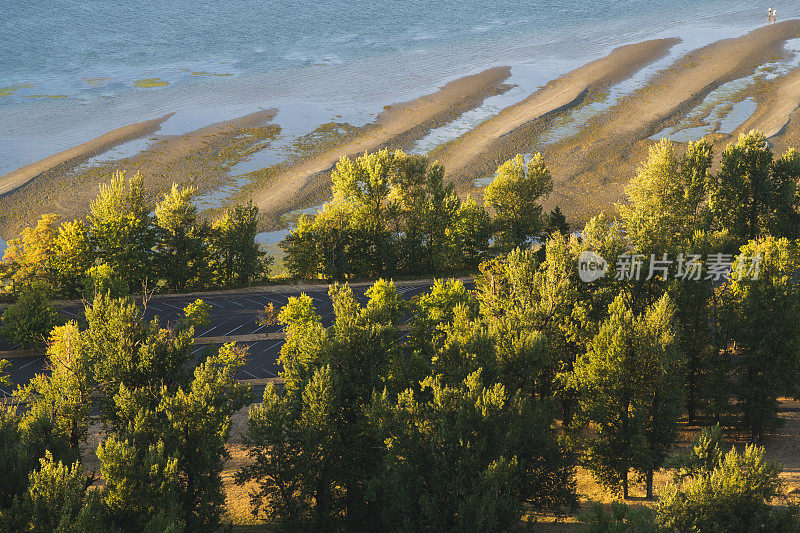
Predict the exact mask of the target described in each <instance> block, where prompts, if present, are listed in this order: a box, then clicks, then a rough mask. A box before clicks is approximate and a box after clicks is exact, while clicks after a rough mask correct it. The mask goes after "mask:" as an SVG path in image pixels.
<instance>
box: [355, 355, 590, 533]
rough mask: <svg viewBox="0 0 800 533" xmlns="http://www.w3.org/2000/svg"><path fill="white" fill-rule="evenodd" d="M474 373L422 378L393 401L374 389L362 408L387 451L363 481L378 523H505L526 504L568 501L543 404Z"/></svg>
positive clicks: (552, 505)
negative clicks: (453, 380)
mask: <svg viewBox="0 0 800 533" xmlns="http://www.w3.org/2000/svg"><path fill="white" fill-rule="evenodd" d="M481 375H482V372H481V370H480V369H479V370H477V371H475V372H473V373H472V374H470V375H469V376H467V378H466V379H465V380H464V381H463V382H462V383H460V384H457V385H445V384H444V382H443V380H442V379H441V378H440V377H429V378H427V379H426V380H425V381H424V382H423V386H422V390H421V391H420V393H419V394H415V392H414V391H413V390H412V389H407V390H406V391H405V392H402V393H400V394H399V395H398V396H397V400H396V402H395V401H393V400H390V397H389V394H388V392H387V391H385V390H384V392H383V394H381V395H378V394H376V395H375V397H374V400H373V405H372V406H371V407H370V410H369V416H370V417H371V419H372V420H373V424H372V427H373V431H376V432H377V436H378V439H379V440H380V441H382V442H384V443H385V446H386V454H385V456H384V459H383V464H382V466H381V468H378V469H376V471H375V472H376V473H375V479H374V480H373V482H372V483H371V485H370V487H371V498H372V500H373V501H374V502H375V503H377V504H378V507H379V509H380V511H381V519H382V524H383V528H384V529H393V530H396V531H425V530H430V531H506V530H508V529H511V528H513V527H515V526H516V525H517V524H518V523H519V521H520V519H521V517H522V516H523V515H524V514H525V513H526V510H530V509H531V508H532V509H533V510H534V512H539V511H544V510H547V509H549V510H553V509H554V510H557V511H559V510H562V509H563V508H564V507H567V508H569V506H570V505H571V504H573V502H574V500H573V498H574V492H573V491H574V487H573V486H572V484H571V477H572V469H571V467H570V466H568V462H565V461H564V458H565V455H564V454H563V450H561V449H559V447H558V445H557V444H556V441H555V439H554V437H553V434H552V429H551V426H550V418H549V416H550V414H549V413H548V410H547V409H546V407H544V406H543V405H541V404H537V403H536V402H533V401H531V399H530V398H525V396H524V395H521V394H519V393H517V394H515V395H513V396H511V395H510V394H509V393H508V392H507V391H506V388H505V387H504V386H503V385H502V384H500V383H495V384H494V385H491V386H488V387H487V386H484V385H483V383H482V378H481ZM528 506H530V507H528Z"/></svg>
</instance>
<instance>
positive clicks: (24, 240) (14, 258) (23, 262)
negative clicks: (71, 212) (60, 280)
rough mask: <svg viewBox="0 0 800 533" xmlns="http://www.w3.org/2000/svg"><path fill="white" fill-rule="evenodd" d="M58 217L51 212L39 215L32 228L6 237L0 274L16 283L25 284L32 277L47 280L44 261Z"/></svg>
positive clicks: (54, 234)
mask: <svg viewBox="0 0 800 533" xmlns="http://www.w3.org/2000/svg"><path fill="white" fill-rule="evenodd" d="M59 218H61V217H59V216H58V215H54V214H52V213H46V214H44V215H42V218H40V219H39V221H38V222H37V223H36V226H34V227H32V228H25V229H24V230H22V235H21V236H20V238H19V239H11V240H10V241H8V248H6V251H5V254H4V255H3V261H2V263H3V265H2V266H3V270H4V271H5V274H4V276H5V277H6V278H9V279H11V281H12V282H13V283H14V284H15V285H16V286H18V287H25V286H27V285H29V284H31V283H33V282H34V281H40V282H44V283H48V282H49V281H50V276H49V270H48V261H49V259H50V256H51V252H52V249H53V244H54V241H55V239H56V235H57V226H56V222H58V219H59Z"/></svg>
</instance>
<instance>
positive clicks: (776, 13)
mask: <svg viewBox="0 0 800 533" xmlns="http://www.w3.org/2000/svg"><path fill="white" fill-rule="evenodd" d="M777 20H778V10H777V9H773V10H772V23H773V24H774V23H775V22H777Z"/></svg>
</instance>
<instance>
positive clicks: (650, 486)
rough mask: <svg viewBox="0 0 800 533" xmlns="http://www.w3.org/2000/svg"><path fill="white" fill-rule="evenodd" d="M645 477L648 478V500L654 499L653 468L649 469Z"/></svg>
mask: <svg viewBox="0 0 800 533" xmlns="http://www.w3.org/2000/svg"><path fill="white" fill-rule="evenodd" d="M645 479H646V482H647V499H648V500H652V499H653V471H652V470H648V472H647V474H646V476H645Z"/></svg>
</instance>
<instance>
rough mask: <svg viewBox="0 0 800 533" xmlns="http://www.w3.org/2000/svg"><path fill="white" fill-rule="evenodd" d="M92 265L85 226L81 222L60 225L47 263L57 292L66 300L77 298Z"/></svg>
mask: <svg viewBox="0 0 800 533" xmlns="http://www.w3.org/2000/svg"><path fill="white" fill-rule="evenodd" d="M93 263H94V250H93V249H92V244H91V240H90V236H89V228H88V227H87V226H86V224H85V223H84V222H83V221H82V220H73V221H71V222H65V223H64V224H61V226H60V227H59V228H58V236H57V237H56V239H55V242H53V247H52V251H51V256H50V263H49V264H50V270H51V271H52V277H53V278H54V279H55V280H56V282H57V289H58V291H59V292H60V293H61V294H63V295H64V296H66V297H68V298H71V297H75V296H78V295H79V294H80V292H81V289H82V288H83V281H84V276H85V273H86V271H87V270H88V269H89V268H90V267H91V266H92V264H93Z"/></svg>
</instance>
